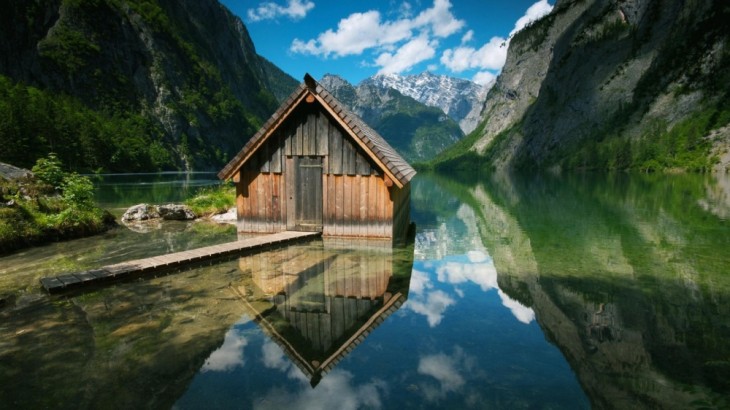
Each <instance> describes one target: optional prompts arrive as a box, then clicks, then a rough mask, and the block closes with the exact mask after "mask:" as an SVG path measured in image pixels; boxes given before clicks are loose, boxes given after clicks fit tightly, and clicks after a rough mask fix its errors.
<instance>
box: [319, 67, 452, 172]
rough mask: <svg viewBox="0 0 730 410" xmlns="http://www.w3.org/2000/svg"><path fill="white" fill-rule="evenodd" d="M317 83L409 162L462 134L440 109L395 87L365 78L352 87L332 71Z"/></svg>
mask: <svg viewBox="0 0 730 410" xmlns="http://www.w3.org/2000/svg"><path fill="white" fill-rule="evenodd" d="M320 84H322V86H323V87H324V88H326V89H327V90H328V91H329V92H330V93H332V95H334V96H335V98H337V99H338V100H339V101H340V102H341V103H343V104H344V105H345V106H346V107H347V108H349V109H350V110H351V111H353V112H354V113H355V114H357V115H358V116H359V117H360V118H362V119H363V121H365V122H366V123H367V124H368V125H370V126H371V127H372V128H373V129H374V130H375V131H377V132H378V133H380V135H382V136H383V137H384V138H385V139H386V141H388V143H389V144H390V145H392V146H393V148H394V149H395V150H396V151H398V153H399V154H400V155H401V156H403V158H404V159H405V160H407V161H409V162H419V161H421V162H423V161H426V160H429V159H431V158H433V156H435V155H437V154H438V153H439V152H441V151H442V150H444V149H446V148H447V147H448V146H450V145H451V144H453V143H455V142H456V141H458V140H459V139H460V138H462V137H463V135H464V134H463V132H462V131H461V128H459V125H458V124H457V123H456V122H455V121H454V120H453V119H451V118H449V117H448V116H447V115H446V114H445V113H444V112H443V111H442V110H441V109H440V108H436V107H429V106H426V105H425V104H423V103H421V102H419V101H416V100H415V99H413V98H411V97H408V96H405V95H403V94H401V93H400V92H399V91H398V90H396V89H393V88H390V87H380V86H378V85H377V84H374V83H370V82H367V81H363V82H361V83H360V84H359V85H357V86H354V85H352V84H350V83H349V82H348V81H347V80H345V79H344V78H342V77H340V76H338V75H334V74H325V75H324V76H323V77H322V79H321V80H320Z"/></svg>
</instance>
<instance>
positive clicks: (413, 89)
mask: <svg viewBox="0 0 730 410" xmlns="http://www.w3.org/2000/svg"><path fill="white" fill-rule="evenodd" d="M361 84H369V85H372V86H376V87H387V88H393V89H395V90H397V91H398V92H400V93H401V94H403V95H406V96H408V97H411V98H413V99H415V100H416V101H419V102H422V103H423V104H426V105H428V106H431V107H438V108H441V110H442V111H443V112H445V113H446V115H448V116H449V117H451V118H452V119H453V120H454V121H456V122H458V123H459V127H461V130H462V131H464V134H468V133H470V132H471V131H473V130H474V128H476V126H477V125H478V124H479V120H480V114H481V110H482V106H483V104H484V100H485V99H486V96H487V91H489V89H490V88H491V86H492V84H493V82H492V83H490V84H487V85H484V86H482V85H479V84H477V83H474V82H471V81H469V80H465V79H462V78H454V77H448V76H445V75H435V74H432V73H429V72H424V73H421V74H413V75H405V76H404V75H399V74H379V75H376V76H374V77H370V78H368V79H366V80H364V81H363V82H362V83H361Z"/></svg>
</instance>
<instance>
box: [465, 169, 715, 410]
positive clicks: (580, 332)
mask: <svg viewBox="0 0 730 410" xmlns="http://www.w3.org/2000/svg"><path fill="white" fill-rule="evenodd" d="M708 184H709V185H712V186H714V185H713V182H711V181H706V180H703V179H702V177H699V176H691V175H690V176H687V175H685V176H671V177H666V176H662V178H652V177H651V176H649V177H633V178H631V177H628V176H623V175H622V176H617V177H605V178H603V177H597V176H581V177H574V178H568V177H564V178H560V177H550V176H543V177H537V178H531V179H523V178H517V177H508V176H494V177H492V178H491V180H490V181H489V182H488V183H487V184H483V185H477V186H475V187H473V188H470V189H467V188H465V187H461V188H459V187H458V186H452V189H455V195H457V196H460V197H463V198H466V200H465V202H467V203H469V204H473V206H474V208H475V212H476V214H477V216H478V218H477V224H478V227H479V231H480V233H481V236H482V239H483V241H484V244H485V246H486V247H487V249H488V250H489V253H490V254H491V255H492V257H493V258H494V264H495V267H496V269H497V272H498V280H499V285H500V288H501V289H502V290H504V291H505V292H506V293H507V294H508V295H510V296H511V297H512V298H514V299H517V300H518V301H520V302H521V303H523V304H527V305H529V306H530V307H532V309H534V311H535V314H536V318H537V320H538V322H539V323H540V326H541V327H542V328H543V330H544V332H545V334H546V335H547V337H548V338H549V339H550V340H551V341H552V342H553V343H555V344H556V345H557V346H558V347H559V348H560V349H561V351H562V352H563V354H564V355H565V357H566V358H567V360H568V361H569V362H570V364H571V367H572V368H573V369H574V371H575V372H576V373H577V375H578V377H579V379H580V380H581V384H582V385H583V387H584V389H585V391H586V393H587V394H588V395H589V397H590V398H591V401H592V403H593V406H594V407H596V408H628V407H651V408H687V407H691V406H694V405H697V404H698V403H700V404H703V405H706V406H708V407H723V406H726V405H727V404H728V403H727V402H726V399H725V397H728V393H730V383H729V382H728V380H730V360H729V358H730V319H728V318H729V317H730V303H729V302H730V278H729V277H728V276H727V268H728V266H730V255H728V253H727V250H726V248H727V244H728V243H727V238H728V237H730V235H728V223H727V221H723V220H721V219H719V218H718V217H716V216H715V215H713V214H711V213H709V212H707V211H705V210H704V209H703V208H702V204H704V203H706V202H707V200H710V199H712V198H708V199H707V200H705V201H703V200H702V198H705V197H706V196H707V192H713V190H712V189H709V188H706V185H708Z"/></svg>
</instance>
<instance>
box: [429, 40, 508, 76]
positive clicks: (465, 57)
mask: <svg viewBox="0 0 730 410" xmlns="http://www.w3.org/2000/svg"><path fill="white" fill-rule="evenodd" d="M506 41H507V40H505V39H504V38H502V37H492V38H491V39H490V40H489V42H488V43H486V44H484V45H483V46H482V47H481V48H479V49H478V50H477V49H475V48H474V47H468V46H459V47H456V48H453V49H448V50H446V51H444V53H443V54H442V55H441V63H442V64H443V65H445V66H446V67H448V68H449V70H451V71H453V72H456V73H460V72H462V71H464V70H469V69H479V70H501V69H502V66H504V62H505V61H506V60H507V43H506Z"/></svg>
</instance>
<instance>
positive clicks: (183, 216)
mask: <svg viewBox="0 0 730 410" xmlns="http://www.w3.org/2000/svg"><path fill="white" fill-rule="evenodd" d="M157 211H158V212H159V214H160V216H161V217H162V219H165V220H173V221H189V220H192V219H195V213H194V212H193V210H192V209H190V207H188V206H187V205H178V204H167V205H160V206H158V207H157Z"/></svg>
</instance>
